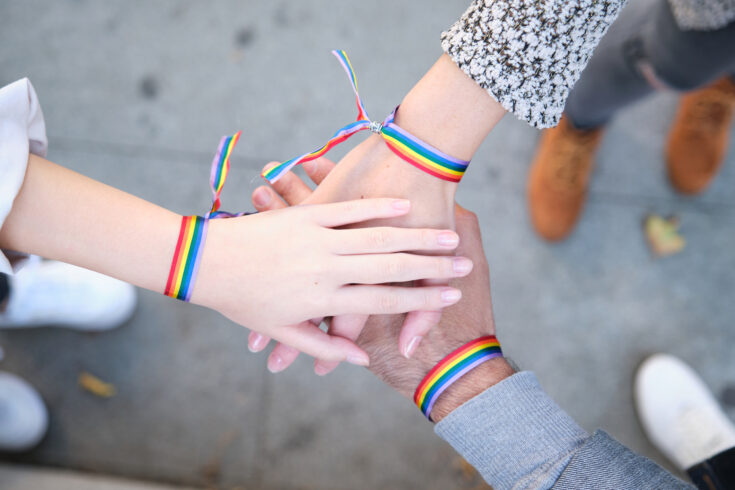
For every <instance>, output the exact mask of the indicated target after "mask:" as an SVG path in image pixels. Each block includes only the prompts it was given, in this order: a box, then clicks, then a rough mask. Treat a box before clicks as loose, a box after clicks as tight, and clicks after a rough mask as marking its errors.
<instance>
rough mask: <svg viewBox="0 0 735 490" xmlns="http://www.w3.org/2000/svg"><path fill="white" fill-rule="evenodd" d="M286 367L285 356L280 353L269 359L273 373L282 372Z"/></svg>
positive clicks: (269, 368)
mask: <svg viewBox="0 0 735 490" xmlns="http://www.w3.org/2000/svg"><path fill="white" fill-rule="evenodd" d="M285 368H286V366H284V365H283V358H282V357H281V356H279V355H275V356H273V357H271V358H270V359H268V371H270V372H272V373H274V374H275V373H280V372H281V371H283V370H284V369H285Z"/></svg>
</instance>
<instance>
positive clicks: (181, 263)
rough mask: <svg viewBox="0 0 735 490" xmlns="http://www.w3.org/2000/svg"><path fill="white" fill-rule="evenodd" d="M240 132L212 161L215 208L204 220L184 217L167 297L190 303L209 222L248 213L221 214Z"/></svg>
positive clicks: (228, 138) (225, 142)
mask: <svg viewBox="0 0 735 490" xmlns="http://www.w3.org/2000/svg"><path fill="white" fill-rule="evenodd" d="M240 134H241V132H240V131H238V132H237V133H235V134H234V135H232V136H225V137H223V138H222V139H221V140H220V142H219V148H218V150H217V153H216V155H215V156H214V160H213V161H212V171H211V174H210V177H209V185H210V186H211V188H212V207H211V208H210V210H209V212H208V213H207V214H205V215H204V216H184V217H182V218H181V228H180V229H179V238H178V240H177V241H176V249H175V250H174V258H173V260H172V261H171V270H170V271H169V273H168V281H166V289H165V291H164V294H165V295H166V296H171V297H172V298H176V299H180V300H182V301H189V300H190V299H191V292H192V290H193V289H194V281H195V280H196V276H197V271H198V270H199V263H200V262H201V259H202V251H203V250H204V243H205V241H206V239H207V228H208V224H209V220H210V219H218V218H234V217H237V216H244V215H246V214H248V213H228V212H227V211H220V210H219V208H220V204H221V203H220V194H221V193H222V187H223V186H224V185H225V180H227V174H228V173H229V171H230V155H231V154H232V150H233V149H234V148H235V145H236V144H237V141H238V140H239V139H240Z"/></svg>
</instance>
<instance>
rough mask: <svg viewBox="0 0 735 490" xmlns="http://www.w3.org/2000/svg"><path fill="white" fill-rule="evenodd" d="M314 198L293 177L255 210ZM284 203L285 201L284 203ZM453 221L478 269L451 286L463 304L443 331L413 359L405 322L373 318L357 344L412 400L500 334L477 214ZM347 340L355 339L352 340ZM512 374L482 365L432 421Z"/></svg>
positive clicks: (263, 194) (281, 354)
mask: <svg viewBox="0 0 735 490" xmlns="http://www.w3.org/2000/svg"><path fill="white" fill-rule="evenodd" d="M333 169H334V164H333V163H332V162H330V161H328V160H327V159H324V158H321V159H319V160H317V161H315V162H310V163H308V164H306V165H305V166H304V170H305V171H306V173H307V174H308V175H309V177H310V178H311V179H312V180H313V181H314V182H315V183H317V184H320V183H321V182H322V181H324V179H325V177H326V176H327V174H330V172H331V171H332V170H333ZM274 189H275V191H276V192H274ZM311 192H312V191H311V189H310V188H309V187H308V186H307V185H306V184H304V182H303V181H302V180H301V179H299V178H298V177H297V176H296V175H295V174H293V173H290V172H289V173H288V174H287V175H285V176H284V177H283V178H282V179H281V180H280V181H279V182H277V183H276V184H274V186H273V189H271V188H269V187H265V186H263V187H260V188H258V189H256V191H255V192H254V193H253V203H254V204H255V206H256V208H258V209H262V210H266V209H271V208H281V207H285V206H287V205H288V204H296V203H299V202H303V201H304V200H306V199H307V198H308V197H309V196H310V195H311ZM281 198H283V199H285V202H284V200H282V199H281ZM287 203H288V204H287ZM454 219H455V222H456V227H457V232H458V234H459V235H460V239H461V242H460V245H459V247H458V249H457V253H460V254H462V255H466V256H467V257H469V258H471V259H472V261H473V263H474V265H475V267H474V268H473V270H472V272H471V273H470V274H469V275H467V276H465V277H463V278H460V279H456V280H454V281H452V282H451V285H452V286H454V287H457V288H459V289H461V290H462V291H463V301H462V304H461V305H455V306H451V307H449V308H446V309H445V310H444V315H443V318H442V321H441V323H440V324H439V326H437V327H435V328H433V329H432V330H431V331H430V332H428V334H427V335H426V337H425V339H424V341H423V342H421V344H420V346H419V347H417V349H416V351H415V353H414V355H413V356H412V357H411V358H410V359H408V358H406V357H405V356H404V355H403V354H402V352H401V350H400V348H399V346H398V343H397V340H398V337H399V335H400V332H401V324H402V321H403V316H402V315H392V316H385V315H383V316H374V317H370V320H369V321H368V323H367V326H366V328H365V329H363V330H362V332H361V333H360V334H359V338H358V339H357V343H358V345H360V346H361V347H362V348H364V349H365V350H366V351H367V352H368V353H369V354H370V357H371V364H370V367H369V369H370V370H371V371H372V372H373V373H374V374H376V375H377V376H378V377H379V378H380V379H382V380H383V381H385V382H386V383H387V384H388V385H390V386H391V387H393V388H394V389H396V390H397V391H398V392H399V393H401V394H402V395H404V396H406V397H408V398H412V397H413V393H414V391H415V389H416V387H417V386H418V384H419V383H420V382H421V380H422V379H423V377H424V376H425V375H426V374H427V373H428V372H429V371H430V370H431V368H433V367H434V366H435V365H436V364H437V363H438V362H439V361H440V360H441V359H442V358H444V356H446V355H447V354H448V353H450V352H451V351H452V350H454V349H456V348H457V347H459V346H461V345H463V344H465V343H467V342H469V341H471V340H474V339H476V338H478V337H482V336H484V335H490V334H495V321H494V318H493V310H492V298H491V295H490V272H489V268H488V264H487V260H486V258H485V252H484V250H483V247H482V236H481V233H480V227H479V224H478V222H477V217H476V216H475V214H474V213H472V212H470V211H467V210H466V209H464V208H462V207H460V206H459V205H455V207H454ZM330 333H332V334H335V333H334V329H333V325H332V326H331V327H330ZM348 338H355V337H354V336H348ZM267 343H268V339H267V338H263V337H262V336H260V335H258V334H251V337H250V346H251V349H253V350H261V349H263V348H265V346H266V345H267ZM297 355H298V351H297V350H295V349H293V348H291V347H288V346H286V345H283V344H279V345H277V346H276V348H275V349H273V351H272V353H271V356H270V358H269V360H268V362H269V366H270V365H272V364H273V363H274V362H277V363H278V365H279V366H282V367H283V368H284V369H285V367H286V366H288V365H289V364H290V363H291V362H293V360H294V359H295V358H296V356H297ZM320 366H326V367H327V368H331V367H333V366H334V363H329V362H325V361H322V360H317V361H316V366H315V367H316V369H317V371H319V369H320ZM512 373H513V370H512V368H511V367H510V366H509V365H508V363H507V362H506V361H505V360H504V359H502V358H496V359H492V360H490V361H488V362H486V363H484V364H482V365H481V366H479V367H478V368H476V369H475V370H473V371H472V372H470V373H468V374H467V375H465V376H464V377H463V378H461V379H460V380H459V381H458V382H456V383H455V384H454V385H452V386H451V387H450V388H449V389H448V390H447V391H446V392H445V393H443V394H442V396H441V397H440V398H439V399H438V401H437V403H436V404H435V406H434V409H433V411H432V418H433V420H434V421H437V422H438V421H439V420H441V419H442V418H443V417H445V416H446V415H447V414H448V413H449V412H451V411H452V410H454V408H457V407H458V406H459V405H461V404H462V403H464V402H465V401H467V400H469V399H470V398H472V397H474V396H476V395H477V394H479V393H481V392H482V391H484V390H485V389H487V388H488V387H490V386H492V385H493V384H495V383H497V382H498V381H500V380H502V379H503V378H505V377H507V376H510V375H511V374H512Z"/></svg>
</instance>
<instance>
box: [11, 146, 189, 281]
mask: <svg viewBox="0 0 735 490" xmlns="http://www.w3.org/2000/svg"><path fill="white" fill-rule="evenodd" d="M179 226H180V217H179V216H177V215H176V214H175V213H173V212H170V211H167V210H165V209H163V208H161V207H159V206H156V205H154V204H152V203H149V202H147V201H144V200H142V199H139V198H137V197H135V196H132V195H130V194H127V193H125V192H122V191H120V190H118V189H114V188H112V187H110V186H107V185H105V184H102V183H100V182H97V181H94V180H92V179H89V178H87V177H84V176H83V175H80V174H78V173H76V172H73V171H71V170H69V169H66V168H64V167H61V166H59V165H56V164H54V163H51V162H49V161H47V160H44V159H43V158H41V157H38V156H35V155H31V157H30V158H29V161H28V168H27V170H26V177H25V180H24V182H23V186H22V188H21V190H20V193H19V194H18V196H17V197H16V199H15V202H14V204H13V208H12V211H11V213H10V214H9V215H8V217H7V219H6V221H5V223H4V225H3V227H2V229H0V248H4V249H10V250H17V251H22V252H27V253H32V254H37V255H41V256H43V257H47V258H50V259H56V260H61V261H64V262H68V263H71V264H75V265H78V266H81V267H85V268H88V269H92V270H95V271H98V272H101V273H103V274H107V275H110V276H113V277H117V278H119V279H121V280H123V281H126V282H129V283H131V284H135V285H137V286H140V287H144V288H146V289H151V290H153V291H157V292H162V291H163V290H164V288H165V285H166V279H167V276H168V270H169V267H170V265H171V258H172V256H173V252H174V247H175V245H176V243H175V242H176V237H177V235H178V232H179Z"/></svg>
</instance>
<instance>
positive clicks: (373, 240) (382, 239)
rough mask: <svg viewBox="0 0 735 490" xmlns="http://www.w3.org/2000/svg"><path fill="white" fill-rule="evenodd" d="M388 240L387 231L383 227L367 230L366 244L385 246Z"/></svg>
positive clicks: (378, 246)
mask: <svg viewBox="0 0 735 490" xmlns="http://www.w3.org/2000/svg"><path fill="white" fill-rule="evenodd" d="M389 242H390V237H389V235H388V232H387V231H386V230H385V229H383V228H373V229H371V230H370V231H369V232H368V245H369V246H370V247H372V248H377V249H382V248H385V247H386V246H387V245H388V243H389Z"/></svg>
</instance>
